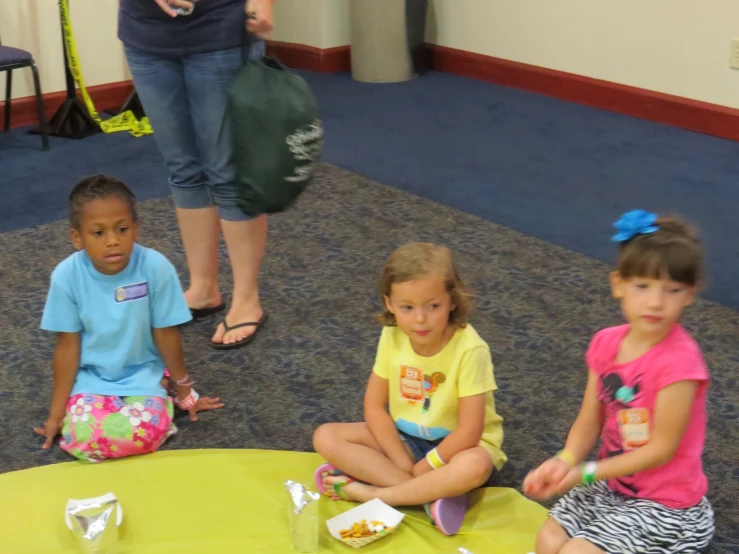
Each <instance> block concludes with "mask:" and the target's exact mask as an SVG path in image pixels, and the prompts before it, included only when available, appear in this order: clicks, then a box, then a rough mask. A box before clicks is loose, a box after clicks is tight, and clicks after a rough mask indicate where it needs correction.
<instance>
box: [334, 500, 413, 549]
mask: <svg viewBox="0 0 739 554" xmlns="http://www.w3.org/2000/svg"><path fill="white" fill-rule="evenodd" d="M404 516H405V514H403V513H402V512H399V511H398V510H395V509H393V508H391V507H390V506H388V505H387V504H385V503H384V502H383V501H382V500H379V499H377V498H375V499H374V500H370V501H369V502H365V503H364V504H362V505H361V506H357V507H356V508H353V509H351V510H349V511H348V512H344V513H343V514H341V515H338V516H336V517H334V518H331V519H329V520H328V521H327V522H326V525H327V526H328V530H329V532H330V533H331V535H332V536H334V537H335V538H337V539H338V540H340V541H341V542H343V543H344V544H348V545H349V546H353V547H354V548H361V547H363V546H367V545H368V544H370V543H373V542H375V541H378V540H380V539H382V538H384V537H387V536H388V535H389V534H391V533H393V532H394V531H395V530H396V529H397V528H398V525H400V522H401V521H403V517H404Z"/></svg>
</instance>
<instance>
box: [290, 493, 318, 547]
mask: <svg viewBox="0 0 739 554" xmlns="http://www.w3.org/2000/svg"><path fill="white" fill-rule="evenodd" d="M285 488H286V489H287V493H288V494H289V495H290V506H289V509H288V518H289V521H290V536H291V538H292V541H293V548H294V549H295V550H297V551H298V552H318V536H319V518H318V499H319V498H320V497H321V495H320V494H318V493H316V492H311V491H309V490H308V489H307V488H306V487H305V486H303V485H301V484H300V483H296V482H295V481H290V480H288V481H285Z"/></svg>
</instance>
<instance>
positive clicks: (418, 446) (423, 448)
mask: <svg viewBox="0 0 739 554" xmlns="http://www.w3.org/2000/svg"><path fill="white" fill-rule="evenodd" d="M398 434H399V435H400V440H402V441H403V443H405V444H407V445H408V448H410V451H411V454H412V456H413V463H416V462H418V461H419V460H422V459H423V458H425V457H426V454H428V453H429V452H431V451H432V450H433V449H434V448H436V447H437V446H439V445H440V444H441V441H443V440H444V439H443V438H442V439H437V440H435V441H429V440H426V439H419V438H418V437H414V436H413V435H409V434H408V433H404V432H403V431H401V430H400V429H398ZM498 474H499V471H498V469H497V468H496V467H495V466H493V470H492V472H491V473H490V476H489V477H488V479H487V481H485V483H483V484H482V486H483V487H492V486H494V485H495V480H496V479H497V477H498Z"/></svg>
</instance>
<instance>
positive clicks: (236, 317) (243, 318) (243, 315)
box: [211, 303, 264, 344]
mask: <svg viewBox="0 0 739 554" xmlns="http://www.w3.org/2000/svg"><path fill="white" fill-rule="evenodd" d="M263 315H264V311H263V310H262V307H261V306H260V305H259V304H258V303H257V304H256V306H254V305H251V306H236V305H235V304H234V305H233V306H231V309H230V310H229V311H228V315H226V322H227V323H228V325H229V327H233V326H234V325H238V324H240V323H246V322H248V321H254V322H258V321H260V320H261V319H262V316H263ZM257 330H258V329H257V326H256V325H249V326H247V327H239V328H237V329H234V330H232V331H229V332H228V333H226V332H225V331H226V329H225V327H224V326H223V323H219V324H218V327H216V332H215V334H214V335H213V338H212V339H211V340H212V341H213V342H214V343H215V344H221V343H223V344H234V343H237V342H241V341H243V340H244V339H246V338H247V337H248V336H249V335H253V334H254V333H256V332H257Z"/></svg>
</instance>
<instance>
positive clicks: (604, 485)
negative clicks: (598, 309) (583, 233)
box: [523, 210, 714, 554]
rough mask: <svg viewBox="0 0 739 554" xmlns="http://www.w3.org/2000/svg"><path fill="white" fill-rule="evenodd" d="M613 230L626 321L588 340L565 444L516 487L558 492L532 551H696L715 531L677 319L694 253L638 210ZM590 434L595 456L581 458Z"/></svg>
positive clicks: (693, 386) (684, 340)
mask: <svg viewBox="0 0 739 554" xmlns="http://www.w3.org/2000/svg"><path fill="white" fill-rule="evenodd" d="M614 226H615V227H616V229H617V230H618V233H616V235H615V236H614V237H613V240H614V241H616V242H619V243H620V246H619V252H618V260H617V267H616V270H615V271H614V272H613V273H611V286H612V290H613V296H614V298H617V299H618V300H619V301H620V303H621V310H622V312H623V314H624V316H625V318H626V321H627V324H626V325H621V326H618V327H610V328H608V329H603V330H602V331H600V332H598V333H597V334H596V335H595V336H594V337H593V339H592V341H591V343H590V347H589V348H588V351H587V354H586V357H585V358H586V361H587V365H588V383H587V386H586V389H585V397H584V399H583V403H582V407H581V409H580V414H579V415H578V416H577V419H576V420H575V423H574V424H573V425H572V428H571V429H570V433H569V435H568V437H567V443H566V445H565V447H564V449H563V450H562V451H561V452H560V453H559V454H557V455H556V456H555V457H554V458H551V459H549V460H547V461H546V462H544V463H543V464H542V465H541V466H539V468H537V469H536V470H534V471H532V472H531V473H529V475H528V476H527V477H526V480H525V481H524V484H523V490H524V492H525V493H526V494H527V495H528V496H530V497H532V498H534V499H537V500H547V499H549V498H551V497H552V496H554V495H560V494H565V493H566V496H564V498H562V499H561V500H560V501H559V502H558V503H557V504H556V505H555V506H554V508H553V509H552V511H551V512H550V514H549V519H548V520H547V521H546V523H545V524H544V526H543V527H542V529H541V530H540V531H539V534H538V536H537V540H536V552H537V554H550V553H557V552H561V553H565V552H566V553H588V554H590V553H594V554H595V553H600V552H607V553H619V554H621V553H636V552H649V553H654V554H656V553H665V554H668V553H673V552H685V553H687V552H700V551H701V550H703V549H704V548H706V546H708V543H709V542H710V540H711V538H712V537H713V533H714V518H713V509H712V508H711V505H710V503H709V502H708V500H707V499H706V497H705V494H706V490H707V488H708V484H707V481H706V476H705V474H704V473H703V465H702V462H701V455H702V452H703V444H704V442H705V435H706V390H707V388H708V380H709V376H708V369H707V368H706V365H705V362H704V361H703V356H702V354H701V351H700V348H699V347H698V344H697V343H696V342H695V341H694V340H693V338H692V337H691V336H690V334H688V332H687V331H686V330H685V329H684V328H683V327H682V326H681V325H680V324H679V323H678V321H679V319H680V316H681V315H682V312H683V310H684V309H685V308H686V307H688V306H689V305H690V304H691V303H692V302H693V299H694V298H695V295H696V291H697V289H698V286H699V284H700V282H701V278H702V257H703V254H702V249H701V246H700V244H699V242H698V240H697V238H696V237H695V235H694V234H693V233H692V231H691V230H690V229H689V228H688V227H687V226H686V225H685V224H683V223H682V222H680V221H678V220H675V219H659V218H658V217H657V215H656V214H652V213H648V212H645V211H641V210H635V211H632V212H628V213H626V214H624V215H623V216H622V217H621V219H620V220H619V221H617V222H616V223H615V225H614ZM599 436H600V439H601V446H600V450H599V452H598V457H597V461H591V462H587V463H581V462H582V461H583V460H584V459H585V458H586V457H587V456H588V454H589V453H590V451H591V450H592V449H593V446H594V445H595V443H596V441H597V439H598V437H599Z"/></svg>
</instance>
